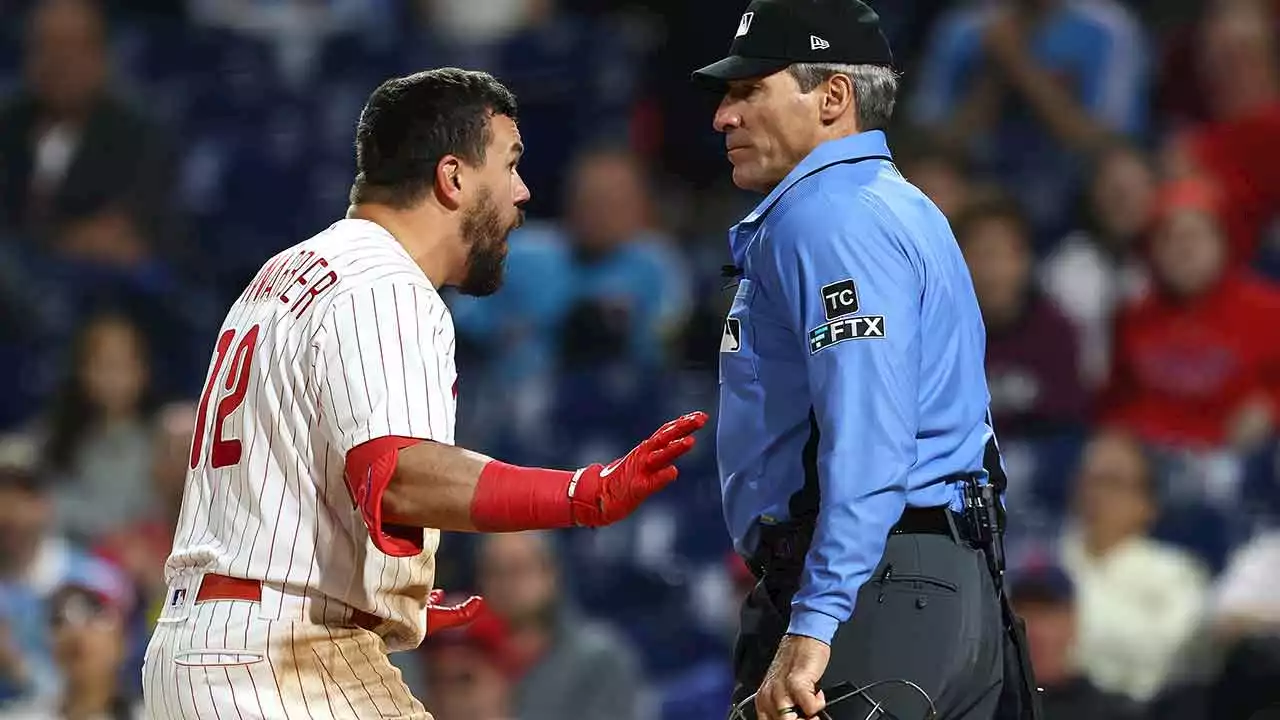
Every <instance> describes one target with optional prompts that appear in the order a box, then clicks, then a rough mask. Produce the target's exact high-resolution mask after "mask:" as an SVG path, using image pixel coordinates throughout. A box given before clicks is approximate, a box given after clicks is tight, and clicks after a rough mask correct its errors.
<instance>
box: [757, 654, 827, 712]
mask: <svg viewBox="0 0 1280 720" xmlns="http://www.w3.org/2000/svg"><path fill="white" fill-rule="evenodd" d="M830 660H831V647H830V646H828V645H827V644H826V643H824V642H822V641H821V640H815V639H813V638H811V637H805V636H804V635H786V636H784V637H783V638H782V643H781V644H780V645H778V653H777V654H776V655H774V656H773V664H772V665H770V666H769V672H768V674H766V675H765V676H764V684H762V685H761V686H760V692H759V693H758V694H757V695H756V717H757V718H758V719H759V720H796V718H811V717H814V716H816V715H817V714H818V712H819V711H821V710H822V708H823V707H825V706H826V704H827V700H826V698H825V697H823V695H822V691H821V690H819V689H818V683H819V682H820V681H821V680H822V676H823V674H824V673H826V671H827V662H828V661H830Z"/></svg>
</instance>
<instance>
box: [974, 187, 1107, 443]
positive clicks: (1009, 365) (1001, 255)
mask: <svg viewBox="0 0 1280 720" xmlns="http://www.w3.org/2000/svg"><path fill="white" fill-rule="evenodd" d="M953 226H954V228H955V233H956V240H957V241H958V242H959V243H960V248H961V250H963V252H964V257H965V261H966V262H967V263H968V265H969V271H970V272H971V273H972V275H973V283H974V289H975V290H976V291H977V295H978V303H979V305H980V306H981V308H982V320H983V322H984V323H985V324H986V328H987V384H988V385H989V387H990V392H991V414H992V417H993V420H994V422H995V425H996V427H997V428H999V429H1000V433H1001V435H1002V436H1008V437H1019V436H1027V435H1035V434H1044V433H1051V432H1055V431H1062V430H1065V429H1072V428H1074V427H1075V426H1076V425H1077V424H1078V423H1080V422H1081V421H1083V419H1084V411H1085V402H1086V401H1087V397H1086V395H1085V393H1084V392H1083V390H1082V388H1081V384H1080V374H1079V371H1078V370H1077V367H1076V359H1077V355H1078V353H1077V350H1076V339H1075V329H1074V328H1073V327H1072V326H1071V324H1070V323H1069V322H1068V321H1067V319H1066V318H1065V317H1063V315H1062V313H1061V312H1060V311H1059V310H1058V309H1057V308H1056V307H1054V305H1053V303H1052V302H1050V301H1049V300H1048V299H1047V298H1045V297H1044V296H1043V294H1041V293H1040V291H1039V290H1038V289H1037V288H1036V287H1035V278H1034V276H1033V275H1032V272H1031V267H1032V265H1031V263H1032V256H1031V244H1030V238H1029V233H1030V230H1029V228H1028V226H1027V224H1026V221H1025V220H1024V219H1023V217H1022V215H1021V214H1020V213H1019V212H1018V210H1017V208H1016V207H1014V206H1013V205H1011V204H1009V203H1006V202H1004V201H1001V200H991V201H985V202H980V203H975V204H974V205H972V206H970V207H969V208H968V209H967V210H965V212H964V213H962V214H961V215H960V217H958V218H957V219H956V220H955V221H954V222H953Z"/></svg>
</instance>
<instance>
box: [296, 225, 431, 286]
mask: <svg viewBox="0 0 1280 720" xmlns="http://www.w3.org/2000/svg"><path fill="white" fill-rule="evenodd" d="M297 247H298V248H299V249H300V250H303V251H307V252H312V251H313V252H315V253H316V255H317V256H320V257H323V258H324V259H325V261H326V265H327V267H328V269H330V270H332V271H333V272H334V273H336V274H337V276H338V287H337V291H338V292H337V293H335V299H337V298H340V297H343V296H347V295H350V294H352V293H360V292H369V291H371V290H374V289H385V288H400V289H404V290H411V291H412V292H413V293H415V294H416V295H417V296H418V297H419V298H420V299H421V300H422V301H424V302H428V303H437V302H440V303H442V302H443V301H442V300H440V298H439V294H438V292H437V289H436V288H435V286H434V285H432V284H431V281H430V280H429V279H428V278H427V276H426V275H425V274H424V273H423V272H422V269H421V268H419V267H418V264H417V263H415V262H414V260H413V258H412V257H411V256H410V255H409V253H408V252H407V251H406V250H405V249H404V247H403V246H402V245H401V244H400V243H399V242H398V241H397V240H396V239H395V237H393V236H392V235H391V233H390V232H388V231H387V230H386V229H385V228H383V227H382V226H380V225H378V224H377V223H373V222H370V221H368V220H357V219H350V218H348V219H344V220H339V221H338V222H336V223H334V224H333V225H330V226H329V227H328V228H327V229H326V230H324V231H323V232H321V233H319V234H317V235H315V236H314V237H312V238H311V239H309V240H307V241H305V242H303V243H302V244H300V245H299V246H297Z"/></svg>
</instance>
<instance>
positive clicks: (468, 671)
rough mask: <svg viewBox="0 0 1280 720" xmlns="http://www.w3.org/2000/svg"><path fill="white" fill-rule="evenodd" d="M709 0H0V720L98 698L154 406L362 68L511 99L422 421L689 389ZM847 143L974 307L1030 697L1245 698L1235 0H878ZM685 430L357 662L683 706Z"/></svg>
mask: <svg viewBox="0 0 1280 720" xmlns="http://www.w3.org/2000/svg"><path fill="white" fill-rule="evenodd" d="M743 4H744V3H743V2H742V1H741V0H699V1H698V2H687V1H684V0H650V1H647V2H646V1H642V0H634V1H632V2H624V1H622V0H618V1H614V2H600V1H595V2H593V1H590V0H576V1H575V0H483V1H482V2H480V1H476V0H187V2H185V3H181V2H156V1H147V0H133V1H129V2H126V1H125V0H118V1H117V2H110V1H107V0H102V1H101V2H94V1H93V0H0V17H2V18H3V19H4V22H3V24H2V25H0V397H3V398H4V400H3V402H0V432H2V433H3V437H2V439H0V718H32V719H36V718H69V719H76V720H79V719H82V718H83V719H87V718H95V719H96V718H103V717H107V718H128V717H133V713H134V712H135V711H136V708H137V705H138V703H139V694H140V687H139V667H140V662H141V655H142V649H143V647H144V646H145V643H146V640H147V638H148V636H149V633H150V630H151V627H152V622H153V618H154V614H155V609H156V603H157V601H158V598H160V597H162V596H163V593H164V579H163V572H162V563H163V560H164V558H165V556H166V554H167V552H168V549H169V543H170V541H171V539H172V532H173V524H174V522H175V520H176V518H175V510H176V508H177V506H178V502H179V500H180V497H181V489H182V483H183V479H184V475H185V471H186V465H187V453H188V452H189V445H190V438H191V432H192V428H193V425H194V419H193V418H194V414H195V410H194V405H193V403H192V402H191V401H192V398H193V397H194V396H195V395H196V394H197V393H198V391H199V388H200V385H201V383H202V381H203V379H204V373H205V372H206V368H207V365H208V358H209V353H210V351H211V347H212V341H213V338H214V335H215V333H216V330H217V326H218V324H219V323H220V322H221V319H222V314H223V312H224V310H225V308H226V307H227V306H228V305H229V304H230V302H231V300H232V299H234V297H235V296H236V295H237V294H239V292H240V290H241V289H242V287H243V284H244V283H245V281H246V280H247V279H248V278H249V277H250V276H251V275H252V274H253V273H254V272H255V271H256V270H257V268H258V267H259V265H260V264H261V263H262V262H263V261H264V260H266V259H267V258H268V257H269V256H271V255H272V254H274V253H275V252H277V251H279V250H280V249H282V248H284V247H286V246H288V245H291V244H293V243H295V242H298V241H300V240H303V239H305V238H306V237H308V236H309V235H311V234H313V233H315V232H318V231H319V230H322V229H323V228H324V227H326V226H327V225H328V224H330V223H331V222H333V221H334V220H336V219H338V218H340V217H341V216H342V215H343V214H344V212H345V210H346V205H347V203H346V194H347V190H348V187H349V183H350V181H351V178H352V174H353V157H352V155H353V152H352V136H353V129H354V123H355V120H356V118H357V117H358V114H359V111H360V107H361V105H362V103H363V101H364V99H365V97H366V96H367V95H368V93H369V92H370V91H371V90H372V89H373V87H375V86H376V84H377V83H378V82H379V81H380V80H382V79H384V78H385V77H388V76H391V75H396V74H406V73H408V72H411V71H414V70H417V69H421V68H424V67H431V66H440V65H459V66H464V67H471V68H479V69H487V70H490V71H492V72H493V73H494V74H496V75H497V76H498V77H499V78H500V79H501V80H503V81H504V82H505V83H506V84H508V86H509V87H511V88H512V90H513V91H514V92H515V93H516V94H517V96H518V97H519V100H520V103H521V117H520V124H521V129H522V132H523V135H524V138H525V141H526V144H527V145H528V150H527V152H526V155H525V159H524V161H523V162H522V166H521V172H522V174H523V175H524V177H525V179H526V180H527V181H528V183H529V185H530V186H531V188H532V191H533V200H532V202H531V203H530V205H529V207H528V210H529V215H530V219H531V222H529V223H528V224H526V226H525V227H523V228H522V229H520V230H518V231H517V232H516V234H515V235H513V237H512V240H511V253H510V257H509V272H508V283H507V285H506V287H505V288H504V289H503V290H501V291H500V292H499V293H498V294H497V295H495V296H493V297H491V298H487V299H484V300H474V299H470V298H461V297H458V298H451V299H450V300H451V305H452V309H453V312H454V321H455V323H456V327H457V331H458V338H459V343H458V354H459V367H460V368H461V377H460V384H459V413H460V415H459V431H458V441H459V443H461V444H464V445H466V446H468V447H473V448H476V449H478V450H481V451H484V452H487V453H490V454H494V455H497V456H499V457H502V458H504V459H506V460H509V461H512V462H517V463H525V464H538V465H550V466H556V467H575V466H577V465H579V464H582V463H586V462H594V461H601V460H608V459H611V458H613V457H615V456H616V455H618V454H620V452H623V451H625V449H627V448H629V447H630V446H631V445H632V444H633V443H634V442H635V441H636V440H638V439H640V438H642V437H644V436H645V435H647V433H648V432H649V431H650V430H651V429H652V427H654V426H655V424H656V423H657V422H659V421H660V420H662V419H665V418H666V417H667V416H668V415H669V414H670V413H672V412H677V411H684V410H687V409H692V408H703V409H707V410H714V408H715V396H716V389H717V362H718V361H717V357H718V353H717V349H718V345H719V339H720V331H721V324H722V322H723V317H724V312H725V310H726V308H727V303H728V301H729V299H730V298H729V296H728V294H727V293H726V292H724V288H723V282H724V281H723V280H722V279H721V277H720V268H721V265H723V264H724V263H725V262H727V257H728V255H727V252H726V250H727V246H726V239H725V238H726V236H725V230H726V229H727V228H728V226H729V225H731V224H732V223H733V222H736V220H737V219H738V218H739V217H740V216H741V215H742V214H744V213H745V212H746V211H747V210H749V209H750V207H751V206H752V205H753V200H754V199H753V198H752V197H749V196H744V195H743V194H742V193H740V192H737V191H735V190H734V189H733V188H732V187H731V186H730V185H729V183H728V181H727V177H728V173H727V162H726V161H725V159H724V157H723V145H722V141H721V140H720V138H718V137H717V136H716V135H715V134H714V133H713V132H712V130H711V112H712V110H713V108H714V106H715V103H716V100H717V99H716V98H714V97H706V96H702V95H699V94H698V92H697V91H696V90H695V89H694V88H692V87H690V85H689V84H688V82H687V78H688V72H689V71H690V70H691V69H692V68H695V67H698V66H700V65H701V64H703V63H704V62H706V61H709V60H713V59H716V58H718V57H719V56H720V54H721V53H723V52H724V49H725V47H726V46H727V44H728V42H729V41H730V39H731V35H732V28H734V27H736V25H737V21H738V16H739V14H740V13H741V12H742V6H743ZM872 4H873V5H874V6H876V8H877V10H879V11H880V13H881V14H882V16H883V21H884V27H885V30H886V33H887V34H888V35H889V37H890V41H891V42H892V44H893V47H894V50H895V54H896V56H897V58H898V63H899V65H900V68H901V69H902V70H903V71H904V73H905V74H904V83H905V89H904V94H903V96H902V97H901V98H900V100H899V103H898V108H897V112H896V114H895V125H894V127H893V128H892V129H891V131H890V133H889V135H890V143H891V146H892V147H893V148H894V151H895V155H896V158H897V161H898V165H899V167H900V169H901V170H902V171H903V173H904V174H905V175H906V176H907V177H908V178H909V179H911V180H912V181H913V182H915V183H916V184H917V185H919V186H920V187H921V188H922V189H923V190H924V191H925V192H926V193H927V194H928V195H929V196H930V197H931V198H933V200H934V201H935V202H936V203H937V204H938V206H939V207H940V208H942V210H943V211H944V212H945V214H946V215H947V217H948V218H949V219H950V220H951V221H952V223H953V227H954V229H955V233H956V237H957V240H958V242H959V243H960V246H961V248H962V250H963V251H964V255H965V257H966V259H967V261H968V263H969V265H970V269H971V271H972V274H973V278H974V283H975V287H976V289H977V292H978V297H979V300H980V303H981V306H982V311H983V315H984V320H985V322H986V327H987V331H988V348H987V352H988V355H987V368H988V378H989V383H990V389H991V394H992V410H993V414H994V418H995V425H996V428H997V431H998V433H999V435H1000V439H1001V443H1002V448H1003V450H1004V454H1005V462H1006V465H1007V469H1008V471H1009V475H1010V478H1011V490H1010V495H1009V497H1008V503H1007V504H1008V507H1009V509H1010V513H1011V518H1012V519H1011V528H1010V543H1009V545H1010V562H1011V571H1010V590H1011V592H1012V593H1013V596H1014V600H1015V603H1016V604H1017V606H1018V608H1019V610H1020V611H1021V613H1022V614H1023V615H1024V616H1025V617H1026V619H1027V622H1028V626H1029V632H1030V636H1031V643H1032V651H1033V659H1034V663H1035V666H1036V669H1037V672H1038V674H1039V679H1040V684H1041V685H1042V686H1043V687H1044V688H1045V692H1046V706H1047V711H1048V720H1074V719H1076V718H1091V719H1098V720H1112V719H1114V720H1126V719H1127V720H1137V719H1138V718H1162V719H1163V718H1172V719H1174V720H1181V719H1183V718H1185V719H1186V720H1208V719H1209V718H1213V719H1214V720H1219V719H1221V720H1234V719H1236V718H1239V719H1240V720H1247V718H1249V716H1250V715H1251V714H1252V712H1253V711H1254V710H1255V709H1257V708H1260V707H1262V706H1263V705H1265V704H1267V703H1270V702H1280V523H1278V522H1277V521H1278V520H1280V453H1278V451H1277V422H1278V421H1280V286H1278V285H1277V282H1278V281H1280V232H1277V231H1278V230H1280V225H1277V224H1276V222H1275V221H1276V220H1277V218H1280V42H1278V40H1280V33H1278V31H1280V2H1273V1H1271V0H1203V1H1194V0H1159V1H1158V2H1157V0H1123V1H1122V0H976V1H973V2H958V1H953V0H881V1H880V2H872ZM713 444H714V443H701V444H700V445H699V446H698V449H697V450H696V451H695V452H694V453H693V454H692V455H691V456H690V458H689V461H688V462H687V463H686V464H685V465H684V466H683V470H682V476H681V479H680V481H679V482H678V483H676V484H675V485H673V486H672V487H671V488H669V489H668V490H666V491H664V493H662V494H661V495H659V496H658V497H657V498H655V501H654V502H651V503H650V504H649V505H647V506H646V507H645V508H644V509H643V510H642V511H641V512H640V513H639V514H638V515H637V516H636V517H634V518H632V519H631V520H628V521H627V522H625V523H623V524H621V525H618V526H614V527H610V528H606V529H601V530H597V531H575V532H566V533H562V534H554V533H553V534H519V535H509V536H499V537H489V538H477V537H469V536H463V535H452V534H450V535H447V536H446V537H445V539H444V542H443V544H442V549H441V555H440V560H439V562H440V569H439V577H438V584H439V585H441V586H442V587H445V588H448V589H450V590H453V591H456V592H458V593H460V594H465V593H468V592H470V591H480V592H482V593H483V594H484V595H486V596H487V597H488V599H489V603H490V606H491V612H490V613H489V614H488V615H486V616H485V617H483V618H482V619H481V620H479V621H477V622H476V623H475V624H474V625H473V626H471V627H470V628H468V629H466V630H463V631H451V632H450V633H446V634H442V635H441V636H439V637H437V638H433V639H432V640H430V641H429V642H427V643H425V644H424V646H423V648H422V649H421V650H419V651H417V652H412V653H402V654H399V655H397V656H395V657H394V660H395V662H396V663H397V665H398V666H399V667H400V668H401V670H402V672H403V673H404V675H405V678H406V680H407V681H408V682H409V683H410V685H411V686H412V687H413V688H414V689H415V690H416V691H418V692H419V693H420V696H421V697H423V698H424V699H425V700H426V702H427V703H428V706H429V707H431V708H432V709H433V712H434V713H435V716H436V718H437V720H456V719H458V718H468V719H469V720H517V719H518V720H549V719H551V718H564V717H574V718H582V719H583V720H597V719H600V720H604V719H609V720H615V719H616V720H628V719H632V718H634V719H637V720H639V719H642V718H659V717H670V718H676V717H681V718H684V717H698V718H718V717H723V715H724V710H725V701H726V698H727V697H728V694H729V689H730V682H731V678H730V671H729V661H730V656H731V641H732V636H733V632H734V630H735V627H736V622H737V618H736V606H737V603H738V599H739V598H740V597H741V595H742V594H743V593H744V592H745V590H746V589H747V588H748V587H749V585H750V583H751V578H750V575H749V573H747V571H746V569H745V567H743V565H742V564H741V562H740V561H738V560H737V559H736V558H734V557H733V556H732V555H731V553H730V548H729V544H728V541H727V538H726V532H725V530H724V526H723V520H722V517H721V513H720V505H719V489H718V484H717V479H716V469H715V458H714V448H713V447H712V445H713Z"/></svg>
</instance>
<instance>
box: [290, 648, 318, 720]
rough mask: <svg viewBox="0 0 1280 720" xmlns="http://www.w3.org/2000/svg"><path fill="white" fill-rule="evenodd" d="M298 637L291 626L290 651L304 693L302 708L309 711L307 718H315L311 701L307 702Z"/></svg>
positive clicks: (300, 689)
mask: <svg viewBox="0 0 1280 720" xmlns="http://www.w3.org/2000/svg"><path fill="white" fill-rule="evenodd" d="M296 639H297V635H296V633H295V632H294V627H293V626H292V625H290V626H289V650H290V652H291V653H292V654H293V672H294V674H295V675H297V677H298V690H299V692H301V693H302V706H303V707H304V708H306V710H307V717H308V718H311V717H313V716H312V714H311V701H309V700H307V686H306V685H303V684H302V670H301V668H300V667H299V665H301V664H302V662H301V660H299V659H298V645H297V642H296Z"/></svg>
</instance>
